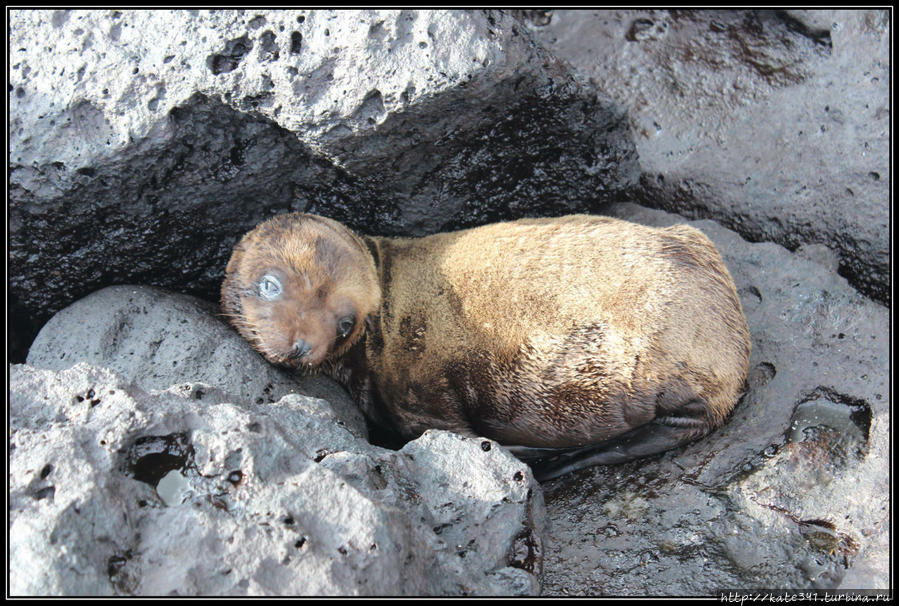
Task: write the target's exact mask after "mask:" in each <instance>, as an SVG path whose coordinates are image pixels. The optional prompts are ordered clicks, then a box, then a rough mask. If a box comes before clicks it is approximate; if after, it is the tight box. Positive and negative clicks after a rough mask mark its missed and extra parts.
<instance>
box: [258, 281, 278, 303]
mask: <svg viewBox="0 0 899 606" xmlns="http://www.w3.org/2000/svg"><path fill="white" fill-rule="evenodd" d="M281 290H282V287H281V281H280V280H278V278H276V277H275V276H273V275H272V274H265V275H264V276H262V278H261V279H260V280H259V296H260V297H262V298H263V299H265V300H267V301H271V300H273V299H277V298H278V297H279V296H281Z"/></svg>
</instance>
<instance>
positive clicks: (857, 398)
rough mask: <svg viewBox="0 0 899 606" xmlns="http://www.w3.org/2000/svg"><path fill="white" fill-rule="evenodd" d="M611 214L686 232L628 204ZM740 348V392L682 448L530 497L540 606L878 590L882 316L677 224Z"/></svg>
mask: <svg viewBox="0 0 899 606" xmlns="http://www.w3.org/2000/svg"><path fill="white" fill-rule="evenodd" d="M610 213H611V214H613V215H614V216H617V217H619V218H622V219H627V220H631V221H636V222H638V223H644V224H647V225H655V226H666V225H672V224H674V223H685V222H687V221H686V220H685V219H684V218H683V217H679V216H677V215H672V214H668V213H665V212H662V211H658V210H651V209H647V208H643V207H640V206H636V205H633V204H622V205H614V206H613V207H612V208H611V209H610ZM688 223H689V224H690V225H693V226H694V227H696V228H698V229H700V230H702V231H703V232H704V233H705V234H706V235H708V236H709V238H711V240H712V241H713V242H714V243H715V245H716V246H717V247H718V249H719V250H720V251H721V253H722V256H723V258H724V261H725V263H726V265H727V267H728V269H729V271H730V273H731V275H732V276H733V279H734V282H735V284H736V286H737V289H738V291H739V294H740V299H741V302H742V305H743V310H744V312H745V313H746V317H747V321H748V324H749V330H750V333H751V335H752V355H751V360H750V373H749V378H748V380H747V391H746V393H745V394H744V396H743V398H742V399H741V401H740V402H739V403H738V405H737V407H736V409H735V410H734V412H733V414H732V415H731V417H730V418H729V419H728V421H727V422H726V423H725V425H724V426H723V427H721V428H720V429H718V430H716V431H715V432H713V433H712V434H710V435H709V436H707V437H705V438H703V439H701V440H699V441H696V442H694V443H691V444H690V445H688V446H685V447H682V448H679V449H676V450H673V451H669V452H668V453H665V454H663V455H660V456H658V457H653V458H650V459H646V460H641V461H635V462H632V463H627V464H624V465H619V466H609V467H595V468H592V469H589V470H584V471H581V472H577V473H575V474H573V475H571V476H568V477H563V478H559V479H557V480H554V481H552V482H550V483H547V484H544V489H545V498H546V503H547V512H548V516H549V519H550V524H551V528H552V532H551V533H550V534H549V535H548V536H547V542H546V560H545V562H544V568H545V571H546V574H545V581H544V594H545V595H669V596H670V595H719V593H718V592H719V591H723V592H725V593H726V592H727V591H729V590H732V591H742V592H744V593H745V591H747V590H754V589H757V590H765V589H768V590H770V589H772V588H793V589H807V590H823V589H836V588H839V589H878V588H879V589H885V588H887V587H888V586H889V554H890V547H889V522H890V517H889V503H890V487H889V460H890V450H889V427H890V402H889V394H890V391H889V376H890V372H889V370H890V369H889V310H888V309H887V308H885V307H884V306H882V305H879V304H877V303H874V302H872V301H870V300H869V299H867V298H865V297H863V296H861V295H860V294H858V292H857V291H855V289H853V288H852V287H851V286H850V285H849V284H848V283H847V281H846V280H845V278H843V277H841V276H839V275H838V274H837V273H836V272H835V271H834V268H833V266H832V264H831V260H830V259H828V258H827V257H826V256H825V257H823V258H822V259H821V261H822V262H820V263H819V262H817V261H814V260H810V259H809V258H807V257H806V256H802V255H799V254H795V253H791V252H790V251H788V250H787V249H785V248H783V247H781V246H779V245H777V244H774V243H750V242H746V241H745V240H743V239H742V238H741V237H740V236H739V235H737V234H736V233H734V232H732V231H730V230H728V229H726V228H723V227H721V226H720V225H718V224H717V223H715V222H713V221H708V220H704V221H692V222H688Z"/></svg>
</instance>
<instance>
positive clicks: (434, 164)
mask: <svg viewBox="0 0 899 606" xmlns="http://www.w3.org/2000/svg"><path fill="white" fill-rule="evenodd" d="M9 29H10V41H9V44H10V52H11V58H10V68H11V70H10V95H9V98H10V127H9V131H10V154H9V180H10V192H9V198H10V204H9V207H10V213H9V214H10V217H9V223H10V230H9V231H10V292H11V299H12V303H13V309H14V311H15V312H16V321H15V322H14V323H13V326H14V327H15V331H17V332H16V334H15V335H14V344H16V352H18V351H19V350H21V349H23V348H24V347H26V346H27V343H28V341H30V339H31V338H32V337H33V333H32V332H31V331H32V330H34V326H39V325H40V324H41V323H43V322H44V321H46V320H47V319H48V318H49V317H50V316H52V314H53V313H55V312H56V311H58V310H59V309H61V308H62V307H64V306H65V305H68V304H69V303H71V302H73V301H75V300H77V299H78V298H80V297H82V296H84V295H86V294H88V293H90V292H93V291H94V290H97V289H99V288H101V287H103V286H108V285H110V284H115V283H119V284H121V283H140V284H151V285H156V286H164V287H167V288H169V289H176V290H180V291H182V292H190V293H192V294H198V295H203V296H205V297H207V298H210V299H211V298H214V297H215V293H216V290H217V288H218V284H219V281H220V279H221V276H222V273H223V270H224V266H225V264H226V262H227V259H228V256H229V254H230V251H231V247H232V246H233V245H234V243H235V242H236V240H237V238H238V237H239V236H240V235H241V234H242V233H244V232H246V231H248V230H249V229H250V228H251V227H252V226H253V225H255V224H256V223H258V222H259V221H260V220H262V219H264V218H267V217H268V216H270V215H272V214H277V213H282V212H286V211H290V210H301V211H302V210H308V211H312V212H317V213H320V214H325V215H328V216H331V217H333V218H335V219H338V220H341V221H343V222H345V223H347V224H348V225H350V226H351V227H354V228H358V229H363V230H364V231H367V232H369V233H376V234H382V235H383V234H404V235H409V234H421V233H426V232H434V231H440V230H443V229H448V228H453V227H460V226H464V225H471V224H475V223H484V222H487V221H489V220H492V219H495V218H498V217H505V218H509V217H515V216H522V215H523V214H525V213H527V212H532V209H533V206H534V202H535V201H539V205H540V206H541V208H543V209H544V212H547V213H561V212H565V211H569V210H584V209H590V208H595V207H596V206H598V205H599V204H602V203H603V202H606V201H609V200H612V199H615V198H617V197H619V196H620V194H621V192H622V191H623V190H624V189H626V188H628V187H630V186H632V185H633V184H634V183H635V182H636V180H637V178H638V171H637V164H636V154H635V150H634V146H633V143H632V142H631V140H630V137H629V135H628V132H627V124H626V121H625V120H624V113H623V112H622V111H621V110H620V108H618V107H617V106H615V105H614V104H613V103H611V102H610V101H608V100H605V99H599V98H598V97H597V95H596V91H595V90H594V89H593V88H592V87H591V86H590V85H589V84H587V83H586V82H582V81H580V80H578V79H576V78H575V77H574V76H573V74H572V73H571V72H570V71H569V70H568V68H567V66H565V65H564V64H562V63H560V62H558V61H556V60H555V59H554V58H553V57H552V56H550V55H548V54H547V53H545V52H544V51H543V50H542V49H541V48H540V47H539V46H538V45H536V44H535V43H533V41H532V40H531V38H530V35H529V34H528V32H527V31H526V28H525V27H524V26H523V25H522V24H521V23H520V22H518V21H516V20H515V19H514V18H513V17H512V16H511V15H509V14H505V13H499V12H489V11H487V12H485V11H396V10H394V11H367V10H363V11H325V10H316V11H301V10H291V11H281V10H278V11H274V10H241V11H236V10H221V11H183V10H170V11H113V10H89V11H68V10H56V11H53V10H14V11H12V12H11V13H10V28H9ZM51 40H52V41H53V43H52V44H50V43H49V42H48V41H51ZM60 267H65V268H66V270H65V271H60V269H59V268H60ZM29 324H31V325H34V326H29ZM20 327H24V328H20Z"/></svg>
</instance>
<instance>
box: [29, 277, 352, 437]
mask: <svg viewBox="0 0 899 606" xmlns="http://www.w3.org/2000/svg"><path fill="white" fill-rule="evenodd" d="M217 314H218V308H217V307H216V306H215V305H212V304H210V303H207V302H205V301H201V300H200V299H197V298H195V297H190V296H188V295H181V294H176V293H169V292H166V291H164V290H162V289H159V288H152V287H149V286H110V287H108V288H104V289H103V290H99V291H97V292H95V293H92V294H90V295H88V296H87V297H85V298H83V299H80V300H78V301H76V302H75V303H73V304H71V305H70V306H68V307H66V308H65V309H63V310H61V311H60V312H59V313H57V314H56V315H55V316H53V317H52V318H51V319H50V321H49V322H47V323H46V324H45V325H44V327H43V328H42V329H41V331H40V333H38V336H37V337H36V338H35V340H34V342H33V343H32V345H31V349H30V350H29V352H28V357H27V362H28V364H30V365H31V366H35V367H37V368H47V369H51V370H64V369H66V368H69V367H71V366H72V365H74V364H76V363H78V362H87V363H89V364H92V365H94V366H104V367H106V368H110V369H112V370H113V371H114V372H115V373H116V374H118V375H121V376H122V377H125V378H126V379H127V380H128V381H130V382H133V383H134V384H136V385H137V386H139V387H140V388H141V389H144V390H152V389H157V390H159V389H168V388H169V387H170V386H172V385H176V384H179V383H195V382H199V383H206V384H209V385H214V386H216V387H218V388H220V389H223V390H225V391H226V392H227V393H228V394H229V396H228V397H229V398H230V399H229V401H232V402H237V403H243V404H246V405H248V406H254V405H263V404H271V403H274V402H277V401H278V400H280V399H281V398H282V397H283V396H285V395H287V394H289V393H300V394H302V395H307V396H312V397H316V398H323V399H325V400H328V402H330V404H331V406H332V407H334V409H335V411H336V412H337V413H338V415H339V416H340V419H341V420H342V422H343V423H345V424H346V426H347V428H348V429H349V430H350V431H351V432H353V434H354V435H357V436H359V437H362V438H363V439H365V438H366V437H367V436H368V433H367V431H366V427H365V419H364V418H363V416H362V413H361V412H360V411H359V409H358V407H357V406H356V405H355V404H354V403H353V401H352V400H351V399H350V398H349V396H348V395H347V393H346V392H345V391H344V390H343V388H342V387H340V386H339V385H337V383H335V382H334V381H332V380H330V379H328V378H327V377H322V376H311V377H301V376H299V375H297V374H295V373H288V372H287V371H285V370H281V369H279V368H276V367H274V366H272V365H271V364H269V363H268V362H266V361H265V359H264V358H263V357H262V356H260V355H259V354H258V353H256V351H255V350H253V348H252V347H250V345H249V343H247V342H246V341H245V340H244V339H242V338H240V337H239V336H238V335H237V332H235V331H234V330H233V329H232V328H230V327H229V326H228V325H226V324H225V323H224V321H221V320H219V318H217V317H216V315H217Z"/></svg>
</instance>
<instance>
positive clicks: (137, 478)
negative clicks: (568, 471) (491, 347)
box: [9, 363, 543, 596]
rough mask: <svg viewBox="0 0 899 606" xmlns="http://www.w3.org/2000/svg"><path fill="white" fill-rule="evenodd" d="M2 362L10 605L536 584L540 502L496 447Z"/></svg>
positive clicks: (79, 370) (85, 371)
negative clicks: (24, 599)
mask: <svg viewBox="0 0 899 606" xmlns="http://www.w3.org/2000/svg"><path fill="white" fill-rule="evenodd" d="M9 370H10V429H11V432H10V436H9V445H10V473H9V496H10V499H9V522H10V526H9V543H10V561H9V564H10V571H9V573H10V593H11V595H16V596H22V595H79V596H98V595H155V596H161V595H241V596H243V595H460V594H480V595H483V594H515V595H520V594H534V593H536V592H538V591H539V582H538V578H537V573H538V572H539V571H538V568H537V564H536V563H535V561H534V560H535V559H537V560H539V557H540V556H541V555H542V554H541V553H540V551H539V545H540V534H541V532H542V523H543V509H542V507H543V503H542V500H541V493H540V491H539V490H534V488H535V486H536V485H535V484H534V480H533V478H532V476H531V474H530V472H529V470H528V469H527V467H526V466H524V465H523V464H522V463H520V462H518V461H517V460H516V459H514V457H512V456H511V455H509V454H508V453H506V452H505V451H503V450H502V449H500V448H498V447H495V444H490V443H488V444H490V445H491V446H494V447H492V448H484V447H483V443H484V442H485V441H483V440H477V439H471V438H462V437H460V436H456V435H454V434H450V433H447V432H439V431H431V432H428V433H426V434H425V435H424V436H422V437H421V438H420V439H419V440H416V441H415V442H412V443H409V444H408V445H407V446H406V447H405V448H404V449H403V450H401V451H399V452H394V451H390V450H385V449H381V448H378V447H374V446H371V445H369V444H367V443H366V442H364V441H363V440H360V439H359V438H357V437H356V436H355V435H353V434H352V433H351V432H350V431H348V430H347V429H346V428H345V427H343V426H341V425H340V424H339V423H338V422H337V421H338V418H337V417H336V415H335V414H334V412H333V410H332V409H331V408H330V407H329V406H328V405H327V403H326V402H324V401H323V400H317V399H314V398H307V397H304V396H300V395H297V394H288V395H286V396H284V397H283V398H281V399H280V400H279V401H278V402H276V403H274V404H263V405H256V406H248V405H245V404H241V403H234V402H230V401H228V399H227V396H226V394H225V392H224V391H222V390H220V389H217V388H216V387H214V386H210V385H205V384H200V383H188V384H182V385H175V386H172V387H171V388H170V389H168V390H165V391H156V390H151V391H149V392H148V391H145V390H143V389H141V388H139V387H137V386H135V385H134V384H133V383H130V382H128V381H126V380H123V379H122V378H121V377H119V376H117V375H115V374H113V373H112V372H110V371H109V370H107V369H102V368H96V367H92V366H88V365H86V364H83V363H82V364H77V365H75V366H74V367H72V368H70V369H68V370H63V371H51V370H42V369H36V368H34V367H31V366H28V365H11V366H10V368H9ZM522 544H531V545H536V546H537V548H535V551H536V553H535V554H533V557H532V558H531V559H530V560H528V559H527V558H526V557H525V558H522V557H520V555H518V554H519V552H520V547H521V545H522ZM35 571H40V574H35Z"/></svg>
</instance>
